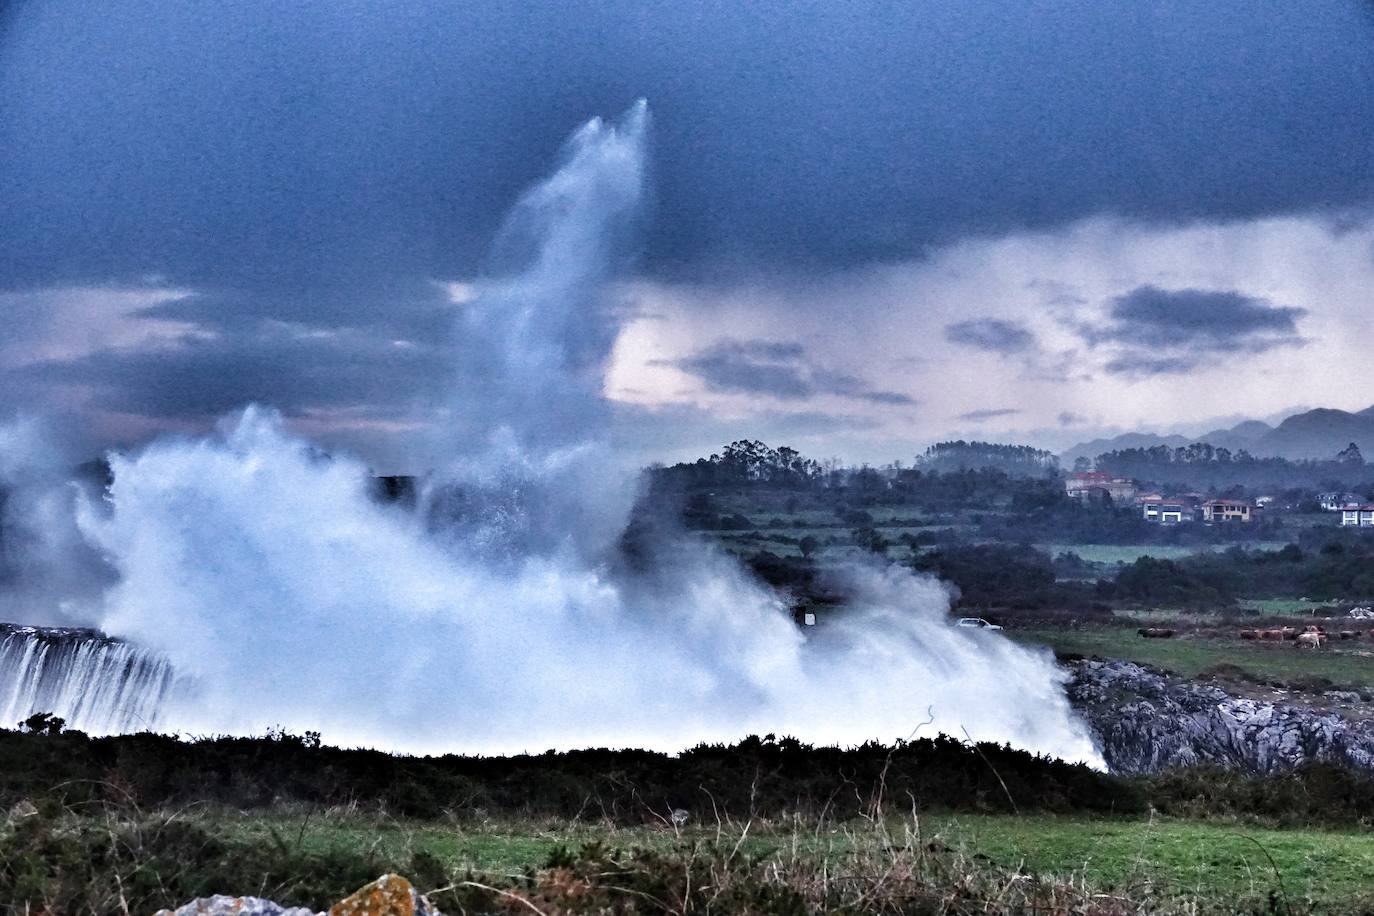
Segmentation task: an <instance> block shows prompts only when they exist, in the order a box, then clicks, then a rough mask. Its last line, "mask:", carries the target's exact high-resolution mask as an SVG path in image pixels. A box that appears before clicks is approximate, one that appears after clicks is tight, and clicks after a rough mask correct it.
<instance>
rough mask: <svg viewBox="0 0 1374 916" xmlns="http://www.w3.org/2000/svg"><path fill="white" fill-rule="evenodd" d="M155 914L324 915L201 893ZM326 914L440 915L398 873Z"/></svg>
mask: <svg viewBox="0 0 1374 916" xmlns="http://www.w3.org/2000/svg"><path fill="white" fill-rule="evenodd" d="M155 916H326V914H325V913H315V912H314V911H312V910H309V909H306V908H305V907H298V906H297V907H283V906H281V905H280V904H277V903H273V902H272V901H271V900H263V899H262V898H260V897H227V896H224V895H220V894H217V895H215V896H214V897H201V898H199V899H197V900H192V901H191V902H190V903H188V904H185V905H184V906H179V907H177V908H176V909H175V910H159V911H158V912H157V913H156V914H155ZM327 916H442V914H441V913H440V912H439V911H438V910H436V909H435V908H434V907H433V906H432V905H431V904H430V902H429V901H428V900H426V899H425V898H424V896H423V895H421V894H420V893H418V892H417V891H416V890H415V888H414V887H412V886H411V883H410V882H409V881H407V880H406V879H405V878H402V877H401V876H400V875H383V876H382V877H380V878H378V879H377V880H376V881H373V882H372V883H371V884H368V885H365V886H363V887H361V888H359V889H358V890H357V891H355V892H354V893H353V894H352V895H350V896H349V897H346V898H345V899H343V900H340V901H339V902H338V903H336V904H334V905H333V906H331V907H330V908H329V910H328V913H327Z"/></svg>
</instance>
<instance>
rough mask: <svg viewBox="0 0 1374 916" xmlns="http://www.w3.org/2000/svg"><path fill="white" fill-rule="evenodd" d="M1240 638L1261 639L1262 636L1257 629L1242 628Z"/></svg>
mask: <svg viewBox="0 0 1374 916" xmlns="http://www.w3.org/2000/svg"><path fill="white" fill-rule="evenodd" d="M1240 638H1241V639H1259V638H1260V635H1259V633H1258V632H1257V631H1255V630H1241V631H1240Z"/></svg>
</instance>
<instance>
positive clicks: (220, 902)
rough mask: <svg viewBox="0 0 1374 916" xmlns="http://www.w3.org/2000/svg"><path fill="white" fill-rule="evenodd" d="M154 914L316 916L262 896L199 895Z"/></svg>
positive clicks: (306, 910)
mask: <svg viewBox="0 0 1374 916" xmlns="http://www.w3.org/2000/svg"><path fill="white" fill-rule="evenodd" d="M154 916H316V914H315V913H314V912H312V911H311V910H308V909H306V908H305V907H303V906H293V907H283V906H281V905H280V904H276V903H273V902H272V901H271V900H263V899H262V898H261V897H229V896H226V895H224V894H216V895H215V896H213V897H199V898H197V899H195V900H192V901H191V902H190V903H187V904H184V905H182V906H179V907H177V908H176V909H175V910H158V911H157V913H156V914H154Z"/></svg>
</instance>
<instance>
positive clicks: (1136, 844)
mask: <svg viewBox="0 0 1374 916" xmlns="http://www.w3.org/2000/svg"><path fill="white" fill-rule="evenodd" d="M214 826H215V827H216V829H217V830H218V831H220V832H223V833H225V834H227V835H228V836H231V837H233V838H236V839H242V840H248V841H252V842H258V843H270V842H281V843H286V844H288V845H291V844H296V845H299V846H300V847H301V848H303V849H306V850H311V851H315V852H326V851H329V850H331V849H344V850H347V851H349V852H353V853H372V854H375V855H376V856H378V858H381V859H390V860H393V861H405V860H407V859H408V858H410V857H411V856H413V855H414V854H415V853H417V852H423V853H427V854H429V855H432V856H435V857H437V858H438V859H439V860H440V861H442V862H443V863H444V864H445V866H446V867H448V868H449V869H452V870H455V871H462V870H471V871H473V872H474V873H476V874H479V875H491V876H493V877H499V876H507V875H513V874H519V873H521V872H523V871H525V870H526V869H529V868H533V867H537V866H539V865H541V864H543V863H544V862H545V861H546V860H547V859H548V857H549V855H550V853H552V852H553V851H554V850H556V849H558V848H560V847H563V848H576V847H578V846H581V845H583V844H586V843H591V842H598V843H602V844H604V845H607V846H610V847H613V848H618V849H622V850H629V849H633V848H647V849H654V850H658V851H663V852H666V851H670V850H673V849H677V848H681V847H683V846H692V845H695V846H698V847H710V846H711V845H712V844H724V845H725V846H726V847H728V848H737V849H738V851H739V852H740V853H741V854H744V855H750V856H754V857H765V858H767V857H779V858H787V859H798V858H801V859H813V860H816V861H820V860H836V861H837V860H842V859H846V858H849V857H854V856H856V855H858V856H863V855H871V854H874V853H877V852H881V850H882V848H883V847H885V846H886V845H887V844H889V843H891V842H893V841H896V842H911V841H915V842H917V843H918V844H929V843H932V842H935V843H939V844H942V845H943V846H946V847H950V848H953V849H956V850H958V851H959V852H961V853H963V854H965V855H967V856H970V857H971V856H975V855H981V856H986V857H987V858H988V859H990V860H991V864H994V865H996V866H999V867H1001V868H1006V869H1011V870H1015V871H1022V872H1032V873H1039V874H1042V875H1051V876H1054V877H1057V878H1060V879H1067V878H1072V879H1076V880H1081V881H1086V882H1087V883H1088V884H1089V885H1091V886H1094V887H1096V888H1098V889H1100V890H1101V891H1103V892H1108V893H1110V892H1113V891H1116V892H1123V893H1130V894H1132V895H1139V894H1141V893H1142V892H1146V891H1148V892H1152V893H1154V894H1157V895H1159V896H1162V897H1192V898H1203V899H1210V900H1212V901H1216V900H1226V899H1235V898H1241V897H1245V898H1263V897H1264V896H1265V895H1266V894H1267V893H1268V892H1269V891H1270V890H1271V889H1278V888H1280V887H1281V888H1282V889H1283V891H1284V893H1286V894H1287V896H1288V898H1289V899H1290V900H1292V901H1294V902H1298V901H1304V900H1311V901H1314V902H1316V903H1318V904H1320V905H1323V906H1325V907H1337V906H1339V905H1342V904H1344V903H1348V902H1350V901H1352V900H1353V899H1354V898H1355V897H1357V896H1360V895H1365V896H1366V897H1368V896H1369V894H1370V890H1369V889H1370V883H1369V880H1368V877H1367V876H1368V875H1369V874H1370V873H1371V872H1372V871H1374V836H1372V835H1370V834H1369V833H1367V832H1364V831H1361V830H1358V829H1350V830H1274V829H1264V828H1255V827H1251V826H1246V825H1229V824H1212V823H1197V822H1189V821H1175V820H1155V821H1129V820H1113V819H1094V818H1082V817H1055V816H1048V815H1036V816H1026V817H1013V816H990V815H988V816H984V815H959V816H952V815H922V816H918V817H916V818H915V819H905V820H902V821H900V822H898V821H892V822H890V823H888V824H886V825H885V827H886V832H885V833H884V832H883V831H881V830H879V829H877V828H875V827H874V826H873V825H871V824H867V823H860V824H858V825H826V826H824V827H822V828H816V827H815V826H814V825H810V826H807V825H800V826H798V825H792V826H788V825H783V826H781V827H780V826H776V825H766V824H765V825H750V828H751V829H750V830H749V831H748V832H747V833H745V832H743V830H742V827H743V825H740V824H733V825H730V826H729V827H726V828H723V829H721V830H719V831H718V830H717V829H716V828H715V827H714V826H707V827H702V826H696V827H688V828H685V829H683V830H681V831H675V830H673V829H671V828H670V827H667V826H666V825H665V826H661V827H639V828H619V829H616V828H612V827H607V826H602V825H595V824H568V823H554V822H549V823H542V824H539V823H528V824H526V823H506V824H502V823H495V824H481V825H472V824H453V825H439V824H433V823H413V822H405V821H389V820H382V819H377V818H372V817H360V816H350V815H337V814H336V815H325V816H318V817H314V818H307V817H304V816H299V815H298V816H280V815H278V816H272V817H264V816H246V815H235V814H233V813H225V814H222V815H216V816H215V818H214ZM1331 911H1333V912H1339V911H1341V910H1339V909H1332V910H1331Z"/></svg>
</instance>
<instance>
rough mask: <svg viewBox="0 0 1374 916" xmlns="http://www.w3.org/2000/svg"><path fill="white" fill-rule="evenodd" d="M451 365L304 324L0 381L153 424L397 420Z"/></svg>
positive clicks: (25, 371)
mask: <svg viewBox="0 0 1374 916" xmlns="http://www.w3.org/2000/svg"><path fill="white" fill-rule="evenodd" d="M449 368H450V367H449V366H448V363H447V361H446V354H445V353H444V352H443V350H442V349H440V348H436V347H432V346H425V345H421V344H417V343H414V342H409V341H390V340H380V339H377V338H375V337H367V336H364V335H360V334H356V333H349V332H312V331H304V330H302V329H300V328H296V329H271V330H270V331H269V330H266V329H264V330H260V331H257V332H247V333H235V334H227V335H218V336H215V337H211V338H200V337H194V336H188V337H185V338H182V339H179V340H174V341H163V342H160V343H158V344H157V345H155V346H152V347H149V348H144V349H139V350H131V351H124V350H101V351H98V352H95V353H92V354H89V355H86V356H82V357H77V358H75V359H69V360H49V361H44V362H39V363H33V364H30V365H26V366H22V367H19V368H17V369H11V370H8V371H7V372H5V373H4V374H3V375H2V376H0V379H3V381H4V384H5V386H6V387H12V388H13V389H14V390H22V391H26V392H30V393H41V392H44V391H45V390H47V391H51V390H54V389H63V388H74V389H80V390H83V391H85V392H86V393H87V396H88V399H87V403H88V404H89V405H90V406H91V407H93V408H95V409H97V410H101V411H108V412H111V413H118V414H130V415H135V416H140V417H146V418H151V419H162V420H209V419H213V418H215V417H218V416H220V415H222V414H225V413H228V412H230V411H232V410H235V409H237V408H239V407H242V406H243V405H245V404H248V403H251V402H254V401H259V402H268V403H285V404H289V405H291V408H292V410H293V412H295V413H312V412H320V411H325V412H328V411H343V412H348V413H351V414H355V415H356V414H358V413H359V410H358V408H359V405H364V406H365V407H370V408H371V410H372V411H373V412H376V413H378V414H380V415H390V416H392V417H397V416H400V415H402V414H404V413H405V412H406V410H407V407H408V405H409V404H411V403H413V402H414V401H415V400H416V399H419V398H422V397H423V396H424V395H425V393H426V388H427V387H428V386H427V385H425V384H424V380H426V379H428V380H431V382H432V383H435V382H437V383H438V384H442V383H443V381H444V380H446V379H447V378H448V371H449ZM431 393H432V392H431ZM367 412H368V411H367V410H364V411H363V413H367Z"/></svg>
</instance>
